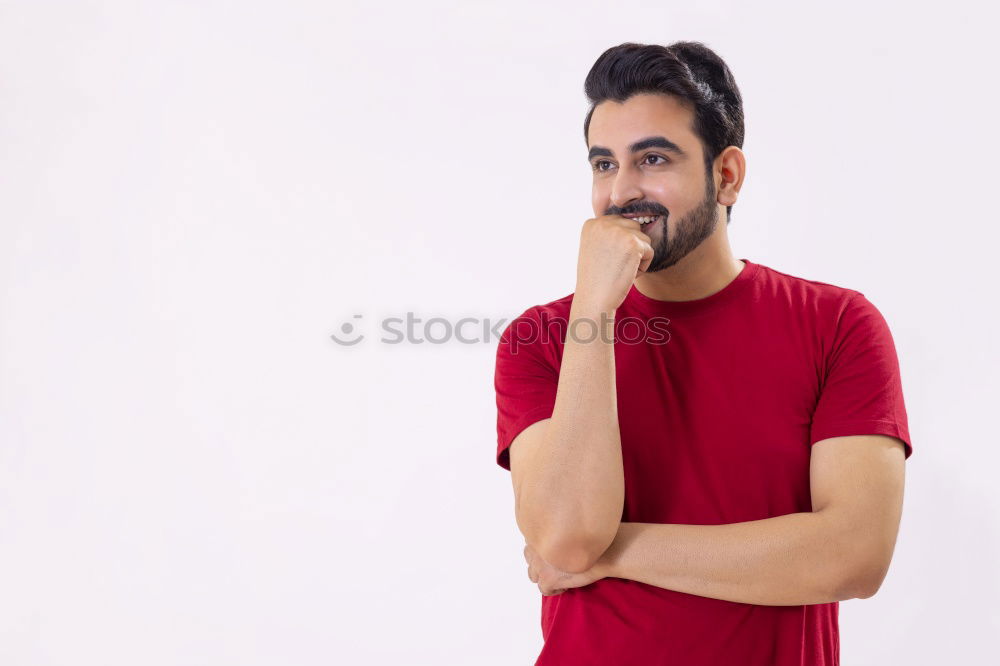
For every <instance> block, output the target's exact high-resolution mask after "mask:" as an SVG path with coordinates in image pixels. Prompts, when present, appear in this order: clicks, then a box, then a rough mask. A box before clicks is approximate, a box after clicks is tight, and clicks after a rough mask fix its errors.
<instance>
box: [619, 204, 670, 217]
mask: <svg viewBox="0 0 1000 666" xmlns="http://www.w3.org/2000/svg"><path fill="white" fill-rule="evenodd" d="M604 214H605V215H661V216H663V217H667V216H668V215H670V211H668V210H667V209H666V208H661V207H658V206H654V207H649V206H635V207H633V208H617V209H616V208H609V209H608V210H607V211H606V212H605V213H604Z"/></svg>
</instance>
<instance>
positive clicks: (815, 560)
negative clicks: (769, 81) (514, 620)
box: [495, 42, 912, 666]
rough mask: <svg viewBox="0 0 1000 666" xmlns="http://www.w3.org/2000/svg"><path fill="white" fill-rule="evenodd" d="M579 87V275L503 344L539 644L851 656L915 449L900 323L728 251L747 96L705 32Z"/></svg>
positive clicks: (556, 651)
mask: <svg viewBox="0 0 1000 666" xmlns="http://www.w3.org/2000/svg"><path fill="white" fill-rule="evenodd" d="M585 89H586V93H587V96H588V98H589V100H590V102H591V104H592V106H591V110H590V113H589V114H588V116H587V119H586V121H585V123H584V136H585V139H586V141H587V147H588V149H589V159H590V164H591V167H592V169H593V202H592V203H593V208H594V213H595V215H598V217H595V218H593V219H590V220H587V221H586V222H585V223H584V225H583V228H582V231H581V233H580V249H579V258H578V267H577V281H576V289H575V291H574V293H573V294H570V295H568V296H566V297H564V298H561V299H559V300H557V301H553V302H551V303H547V304H545V305H538V306H534V307H531V308H529V309H528V310H526V311H525V312H524V313H523V314H522V315H520V316H519V317H518V318H517V319H515V320H514V321H513V322H512V323H511V324H510V326H509V327H508V328H507V329H506V330H505V331H504V333H503V336H502V337H501V341H500V345H499V347H498V349H497V362H496V375H495V386H496V393H497V410H498V420H497V434H498V449H497V458H496V460H497V462H498V463H499V464H500V465H501V466H502V467H504V468H505V469H508V470H510V472H511V477H512V480H513V485H514V492H515V516H516V520H517V524H518V527H519V528H520V530H521V531H522V533H523V534H524V536H525V539H526V542H527V543H526V546H525V548H524V556H525V559H526V560H527V562H528V565H529V572H528V573H529V577H530V579H531V580H532V581H533V582H535V583H537V584H538V586H539V589H540V590H541V592H542V594H543V596H542V618H541V625H542V634H543V637H544V640H545V644H544V647H543V649H542V651H541V654H540V655H539V657H538V660H537V662H536V663H537V664H572V665H574V666H583V665H587V664H601V665H603V666H608V665H617V664H644V665H651V664H678V665H683V666H699V665H702V664H727V665H736V664H739V665H748V664H752V665H756V664H760V665H767V666H790V665H792V664H794V665H796V666H805V665H810V666H811V665H814V664H823V665H830V664H838V663H839V652H840V649H839V645H840V644H839V632H838V608H839V606H838V602H839V601H842V600H845V599H852V598H867V597H870V596H872V595H873V594H875V592H876V590H878V588H879V586H880V584H881V582H882V580H883V579H884V577H885V575H886V572H887V570H888V567H889V562H890V559H891V557H892V552H893V549H894V546H895V541H896V533H897V530H898V527H899V521H900V517H901V512H902V498H903V477H904V460H905V459H906V458H908V457H909V456H910V454H911V453H912V447H911V444H910V441H909V432H908V426H907V417H906V410H905V406H904V402H903V392H902V386H901V381H900V374H899V365H898V361H897V357H896V350H895V347H894V344H893V340H892V336H891V334H890V331H889V328H888V326H887V324H886V322H885V320H884V318H883V317H882V315H881V313H880V312H879V311H878V310H877V309H876V308H875V306H874V305H873V304H872V303H871V302H870V301H869V300H868V299H867V298H866V297H865V296H864V294H863V293H861V292H859V291H855V290H852V289H846V288H842V287H837V286H834V285H830V284H826V283H823V282H817V281H814V280H807V279H804V278H799V277H794V276H791V275H787V274H785V273H782V272H780V271H777V270H774V269H772V268H769V267H767V266H764V265H762V264H759V263H756V262H752V261H750V260H748V259H736V258H735V257H734V255H733V252H732V250H731V249H730V246H729V241H728V236H727V228H728V224H729V219H730V215H731V212H732V206H733V205H734V204H735V203H736V199H737V195H738V193H739V190H740V187H741V185H742V183H743V178H744V176H745V173H746V160H745V156H744V154H743V152H742V150H741V146H742V145H743V110H742V98H741V96H740V93H739V90H738V88H737V87H736V84H735V82H734V80H733V77H732V74H731V72H730V70H729V68H728V67H727V66H726V64H725V63H724V62H723V61H722V60H721V59H720V58H719V57H718V56H717V55H716V54H715V53H714V52H712V51H711V50H710V49H708V48H707V47H706V46H704V45H703V44H700V43H697V42H678V43H674V44H671V45H670V46H667V47H663V46H649V45H640V44H631V43H627V44H622V45H620V46H617V47H614V48H611V49H609V50H608V51H606V52H605V53H604V54H603V55H601V57H600V58H599V59H598V60H597V62H596V63H595V64H594V66H593V68H592V69H591V71H590V73H589V74H588V76H587V80H586V85H585ZM723 216H725V224H720V223H719V220H720V218H722V217H723Z"/></svg>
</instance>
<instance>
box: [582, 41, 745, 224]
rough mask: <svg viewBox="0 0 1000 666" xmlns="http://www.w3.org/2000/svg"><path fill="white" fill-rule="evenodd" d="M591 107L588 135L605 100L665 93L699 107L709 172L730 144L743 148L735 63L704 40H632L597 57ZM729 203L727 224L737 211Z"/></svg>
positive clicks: (697, 129)
mask: <svg viewBox="0 0 1000 666" xmlns="http://www.w3.org/2000/svg"><path fill="white" fill-rule="evenodd" d="M583 90H584V93H585V94H586V95H587V100H588V101H589V102H590V111H588V112H587V118H586V119H585V120H584V121H583V138H584V141H587V142H588V144H589V139H588V132H589V130H590V118H591V116H593V115H594V108H595V107H596V106H597V105H598V104H600V103H601V102H603V101H606V100H614V101H616V102H619V103H622V102H625V101H626V100H627V99H628V98H630V97H631V96H632V95H636V94H639V93H662V94H665V95H672V96H674V97H676V98H679V99H680V100H682V101H687V102H688V104H689V105H690V106H692V107H693V110H694V127H692V128H691V129H692V131H693V132H694V133H695V135H697V136H698V139H699V140H700V141H701V148H702V152H703V153H704V155H705V171H706V172H707V173H708V175H709V177H711V173H712V163H713V162H714V161H715V158H716V157H718V156H719V153H721V152H722V151H723V150H724V149H725V148H726V147H727V146H736V147H738V148H742V147H743V98H742V97H741V96H740V90H739V88H737V87H736V80H735V79H734V78H733V73H732V72H730V71H729V67H728V66H727V65H726V63H725V62H724V61H723V60H722V58H720V57H719V56H718V55H717V54H716V53H715V52H714V51H713V50H712V49H710V48H708V47H707V46H705V45H704V44H702V43H701V42H674V43H673V44H670V45H669V46H659V45H656V44H635V43H633V42H626V43H624V44H620V45H618V46H613V47H611V48H610V49H608V50H607V51H605V52H604V53H602V54H601V56H600V57H599V58H598V59H597V61H596V62H595V63H594V66H593V67H591V68H590V72H589V73H588V74H587V80H586V81H585V82H584V84H583ZM732 208H733V207H732V206H726V224H729V218H730V216H731V214H732Z"/></svg>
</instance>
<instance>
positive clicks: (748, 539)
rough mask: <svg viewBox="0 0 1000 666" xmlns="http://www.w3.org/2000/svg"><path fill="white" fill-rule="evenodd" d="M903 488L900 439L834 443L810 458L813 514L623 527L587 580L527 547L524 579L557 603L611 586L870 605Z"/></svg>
mask: <svg viewBox="0 0 1000 666" xmlns="http://www.w3.org/2000/svg"><path fill="white" fill-rule="evenodd" d="M903 485H904V450H903V444H902V442H901V441H900V440H898V439H896V438H894V437H888V436H885V435H852V436H847V437H834V438H830V439H826V440H822V441H820V442H816V443H815V444H814V445H813V447H812V450H811V456H810V486H811V493H812V509H813V510H812V511H811V512H803V513H792V514H787V515H783V516H776V517H774V518H766V519H763V520H754V521H748V522H742V523H731V524H728V525H670V524H658V523H621V524H620V525H619V529H618V533H617V535H616V536H615V538H614V540H613V542H612V543H611V546H610V547H609V548H608V549H607V550H606V551H605V552H604V554H603V555H601V556H600V558H599V559H598V560H597V561H596V562H594V563H593V565H592V566H590V567H589V568H588V569H587V570H585V571H581V572H566V571H560V570H558V569H555V568H554V567H552V566H551V565H550V564H548V563H547V562H545V561H544V560H541V558H540V557H538V556H537V554H534V556H532V555H531V553H533V551H532V550H531V549H530V547H527V548H526V550H525V553H526V558H528V561H529V565H530V566H529V577H531V578H532V580H533V581H534V582H537V583H539V588H541V589H542V592H543V593H555V594H558V593H560V592H561V591H562V590H565V589H567V588H571V587H581V586H583V585H587V584H589V583H591V582H593V581H595V580H598V579H600V578H605V577H613V578H625V579H629V580H635V581H640V582H643V583H648V584H650V585H655V586H657V587H662V588H666V589H670V590H676V591H679V592H687V593H689V594H696V595H699V596H704V597H711V598H715V599H724V600H728V601H735V602H741V603H750V604H760V605H771V606H784V605H803V604H818V603H828V602H832V601H842V600H845V599H851V598H855V597H858V598H868V597H870V596H872V595H874V594H875V592H876V591H877V590H878V588H879V587H880V585H881V584H882V581H883V579H884V578H885V575H886V573H887V572H888V569H889V562H890V560H891V559H892V553H893V549H894V547H895V543H896V535H897V533H898V529H899V522H900V518H901V515H902V504H903ZM533 560H534V561H533Z"/></svg>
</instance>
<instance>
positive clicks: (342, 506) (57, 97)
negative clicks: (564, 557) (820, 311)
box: [0, 1, 1000, 666]
mask: <svg viewBox="0 0 1000 666" xmlns="http://www.w3.org/2000/svg"><path fill="white" fill-rule="evenodd" d="M694 4H695V3H679V2H676V3H666V2H623V1H622V2H614V3H612V2H579V1H577V2H572V3H571V2H558V3H555V2H553V3H543V4H536V3H534V2H531V3H529V2H513V1H507V2H503V3H501V2H496V3H489V4H482V3H469V2H458V1H455V2H446V3H445V2H422V3H405V2H393V3H379V4H365V5H362V3H350V4H346V3H342V2H314V3H306V2H280V3H279V2H269V3H261V2H227V3H220V2H172V3H168V2H144V3H136V2H129V3H126V2H122V3H96V2H94V3H87V2H79V3H68V2H61V3H56V2H3V3H0V133H2V134H0V141H2V144H0V439H2V442H0V663H2V664H4V665H5V666H6V665H11V666H15V665H22V664H23V665H31V666H36V665H39V666H40V665H49V664H53V665H54V664H73V665H74V666H82V665H89V664H95V665H96V664H101V665H119V664H120V665H130V666H131V665H133V664H144V665H146V666H158V665H161V664H171V665H175V664H176V665H185V666H193V665H197V664H205V665H212V666H217V665H220V664H240V665H257V664H274V665H278V664H281V665H284V664H295V665H312V664H331V663H343V664H528V663H532V660H533V659H534V658H535V656H536V655H537V654H538V651H539V650H540V648H541V630H540V624H539V608H540V594H539V591H538V589H537V587H536V586H535V585H534V584H533V583H531V582H530V581H529V580H528V578H527V574H526V567H525V563H524V560H523V558H522V554H521V549H522V547H523V539H522V538H521V537H520V534H519V532H518V531H517V528H516V525H515V523H514V517H513V494H512V491H511V485H510V478H509V473H508V472H506V471H504V470H502V469H501V468H500V467H498V466H497V465H496V463H495V462H494V456H495V452H496V430H495V427H496V421H495V419H496V412H495V403H494V400H495V395H494V392H493V363H494V354H495V348H496V339H495V338H492V339H489V340H488V341H487V342H480V343H478V344H459V343H457V342H456V341H454V340H453V341H452V342H451V343H449V344H438V345H431V344H423V345H416V344H397V345H388V344H382V343H379V341H378V337H379V330H378V329H377V328H376V322H377V321H378V320H379V318H381V317H386V316H404V315H405V313H406V312H407V311H412V312H414V314H415V316H418V317H422V318H424V319H426V318H430V317H435V316H441V317H448V318H451V319H452V320H453V321H454V320H456V319H458V318H460V317H465V316H474V317H490V318H493V319H497V318H508V317H511V316H513V315H516V314H519V313H520V312H522V311H523V310H524V309H525V308H527V307H528V306H530V305H534V304H537V303H545V302H548V301H551V300H554V299H556V298H559V297H562V296H564V295H566V294H568V293H570V292H572V290H573V287H574V280H575V263H576V252H577V247H576V242H577V240H578V234H579V227H580V225H581V224H582V223H583V221H584V220H585V219H586V218H588V217H591V216H593V215H594V211H593V210H592V209H591V205H590V172H589V170H588V167H587V164H586V154H585V144H584V139H583V134H582V124H583V119H584V115H585V113H586V111H587V105H586V101H585V99H584V97H583V92H582V86H583V80H584V77H585V76H586V73H587V71H588V70H589V69H590V67H591V65H592V64H593V62H594V60H595V59H596V58H597V57H598V56H599V55H600V54H601V53H602V52H603V51H604V50H605V49H606V48H609V47H610V46H613V45H616V44H619V43H621V42H624V41H636V42H645V43H660V44H667V43H669V42H671V41H674V40H679V39H694V40H700V41H703V42H704V43H706V44H707V45H709V46H710V47H712V48H713V49H715V50H716V51H717V52H718V53H719V54H720V55H721V56H722V57H723V58H724V59H725V60H726V61H727V62H728V64H729V65H730V67H731V69H732V70H733V72H734V74H735V76H736V79H737V82H738V84H739V86H740V88H741V90H742V93H743V97H744V104H745V112H746V128H747V138H746V142H745V144H744V147H743V148H744V151H745V152H746V154H747V158H748V174H747V178H746V180H745V182H744V186H743V190H742V192H741V195H740V199H739V202H738V203H737V205H736V206H735V207H734V209H733V218H732V224H731V226H730V237H731V242H732V246H733V250H734V253H735V254H736V256H737V257H740V258H749V259H751V260H752V261H755V262H757V263H762V264H765V265H768V266H771V267H773V268H776V269H778V270H781V271H783V272H787V273H790V274H792V275H797V276H801V277H805V278H809V279H815V280H821V281H825V282H830V283H833V284H837V285H840V286H845V287H849V288H854V289H858V290H860V291H862V292H864V293H865V294H866V296H868V297H869V299H870V300H872V302H874V303H875V304H876V305H877V306H878V308H879V309H880V310H881V311H882V312H883V314H884V315H885V317H886V319H887V321H888V322H889V324H890V327H891V329H892V332H893V334H894V337H895V341H896V345H897V351H898V354H899V357H900V363H901V368H902V376H903V385H904V393H905V398H906V406H907V409H908V413H909V419H910V428H911V434H912V439H913V446H914V454H913V456H912V457H911V458H910V459H909V460H908V461H907V470H906V475H907V478H906V502H905V508H904V512H903V521H902V527H901V530H900V534H899V539H898V542H897V546H896V554H895V557H894V560H893V565H892V569H891V571H890V573H889V576H888V578H887V579H886V581H885V583H884V584H883V586H882V588H881V590H880V591H879V592H878V594H877V595H876V596H875V597H873V598H871V599H868V600H853V601H848V602H844V603H843V604H842V605H841V632H842V652H843V663H844V664H851V665H862V664H904V663H905V664H911V665H917V664H943V663H961V664H983V663H987V662H988V660H989V659H991V658H992V657H991V656H990V655H991V654H992V653H993V652H994V649H995V637H996V634H997V631H998V630H1000V612H998V610H997V605H996V599H997V596H998V594H1000V584H998V574H997V562H998V561H1000V543H998V541H1000V539H998V530H997V527H998V523H1000V500H998V498H997V494H996V492H995V490H994V489H995V487H996V475H997V462H998V458H1000V456H998V453H997V444H998V441H997V440H998V438H997V435H996V431H995V428H993V427H990V426H992V422H991V419H992V417H993V415H995V413H996V404H997V400H998V399H1000V391H998V386H997V384H998V380H997V377H998V371H1000V367H998V365H1000V364H998V354H997V350H996V348H995V346H994V341H995V340H996V339H997V336H998V333H1000V331H998V323H1000V318H998V313H997V300H998V299H997V294H996V292H997V271H998V268H997V259H996V258H997V252H996V247H995V246H996V242H997V240H998V234H997V229H996V223H997V216H996V213H995V210H996V197H995V192H996V189H997V185H996V182H995V181H996V177H997V176H996V174H997V169H996V165H997V156H998V150H997V149H998V140H997V132H996V127H995V123H996V121H995V118H994V116H995V113H996V109H997V103H998V93H997V87H996V85H995V78H996V72H995V65H996V61H997V57H996V50H995V48H994V47H992V46H991V44H993V43H994V42H995V34H994V26H995V24H996V23H995V19H996V16H991V15H988V12H987V10H985V9H984V7H985V3H983V6H982V7H977V6H975V5H972V4H966V3H961V2H950V3H946V4H944V5H940V6H938V5H934V6H920V5H919V3H918V4H917V5H914V4H913V3H872V2H865V3H859V4H857V5H853V6H851V5H845V4H844V3H838V4H837V5H831V6H830V8H829V9H825V10H819V9H815V8H813V7H811V6H809V7H803V4H804V3H791V2H790V3H781V4H779V3H766V4H765V3H753V4H752V6H748V3H737V2H706V3H698V8H697V9H696V8H695V7H694ZM356 314H360V315H361V317H360V318H355V317H354V315H356ZM350 321H354V322H358V323H359V325H360V327H361V329H362V330H365V332H366V333H367V337H366V339H364V340H363V341H362V343H359V344H358V345H357V346H354V347H342V346H338V345H336V344H334V343H333V342H332V341H331V339H330V338H329V336H330V334H332V333H336V332H338V331H339V328H340V326H341V325H342V324H343V323H345V322H350ZM366 327H367V328H366ZM438 332H439V333H440V329H438Z"/></svg>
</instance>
